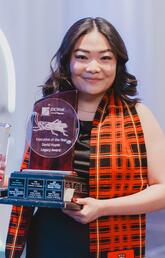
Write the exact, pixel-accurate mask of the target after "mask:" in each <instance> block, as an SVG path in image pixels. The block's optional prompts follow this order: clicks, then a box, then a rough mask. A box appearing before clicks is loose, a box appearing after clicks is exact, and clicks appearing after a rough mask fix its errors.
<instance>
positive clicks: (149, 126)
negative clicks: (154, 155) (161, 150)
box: [135, 103, 164, 140]
mask: <svg viewBox="0 0 165 258" xmlns="http://www.w3.org/2000/svg"><path fill="white" fill-rule="evenodd" d="M135 108H136V111H137V113H138V115H139V118H140V121H141V124H142V128H143V131H144V134H145V135H146V138H148V139H149V140H151V139H152V140H153V138H154V139H155V140H156V139H158V138H160V137H163V138H164V133H163V131H162V129H161V127H160V125H159V123H158V121H157V119H156V117H155V116H154V114H153V113H152V111H151V110H150V108H148V107H147V106H146V105H145V104H144V103H137V104H136V105H135Z"/></svg>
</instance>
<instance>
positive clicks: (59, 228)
mask: <svg viewBox="0 0 165 258" xmlns="http://www.w3.org/2000/svg"><path fill="white" fill-rule="evenodd" d="M91 128H92V122H90V121H80V133H79V137H78V140H77V142H76V144H75V152H74V153H75V156H74V163H73V164H74V170H75V171H76V172H77V173H78V174H81V176H82V175H84V176H85V177H87V176H88V170H89V152H90V150H89V138H90V131H91ZM26 253H27V254H26V258H89V230H88V224H87V225H84V224H81V223H78V222H76V221H75V220H73V219H72V218H70V217H69V216H67V215H66V214H64V213H63V212H62V211H61V210H60V209H52V208H39V209H38V210H37V212H36V213H35V215H34V216H33V219H32V223H31V225H30V230H29V234H28V239H27V252H26Z"/></svg>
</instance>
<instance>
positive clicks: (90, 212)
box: [63, 197, 101, 224]
mask: <svg viewBox="0 0 165 258" xmlns="http://www.w3.org/2000/svg"><path fill="white" fill-rule="evenodd" d="M74 202H75V203H76V204H79V205H82V206H83V208H82V209H81V210H79V211H75V210H68V209H63V212H64V213H65V214H67V215H68V216H70V217H72V218H73V219H74V220H76V221H77V222H80V223H82V224H87V223H89V222H91V221H93V220H95V219H97V218H98V217H100V211H101V200H97V199H94V198H91V197H88V198H76V199H75V200H74Z"/></svg>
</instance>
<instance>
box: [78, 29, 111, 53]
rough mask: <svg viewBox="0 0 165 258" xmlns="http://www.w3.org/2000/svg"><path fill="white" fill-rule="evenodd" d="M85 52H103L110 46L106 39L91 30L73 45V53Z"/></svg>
mask: <svg viewBox="0 0 165 258" xmlns="http://www.w3.org/2000/svg"><path fill="white" fill-rule="evenodd" d="M79 49H81V50H86V51H89V52H90V51H97V52H101V51H105V50H110V49H111V46H110V43H109V42H108V40H107V38H106V37H105V36H104V35H103V34H102V33H100V32H99V31H97V30H93V31H91V32H89V33H87V34H85V35H82V36H81V37H80V38H79V39H78V40H77V42H76V43H75V46H74V49H73V51H76V50H79Z"/></svg>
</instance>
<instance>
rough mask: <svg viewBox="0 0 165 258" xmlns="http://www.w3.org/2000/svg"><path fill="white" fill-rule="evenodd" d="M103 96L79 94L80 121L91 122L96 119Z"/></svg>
mask: <svg viewBox="0 0 165 258" xmlns="http://www.w3.org/2000/svg"><path fill="white" fill-rule="evenodd" d="M102 97H103V96H100V95H99V96H91V95H90V96H89V95H84V94H82V93H79V97H78V117H79V119H80V120H84V121H91V120H93V119H94V116H95V113H96V110H97V107H98V105H99V103H100V101H101V99H102Z"/></svg>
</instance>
